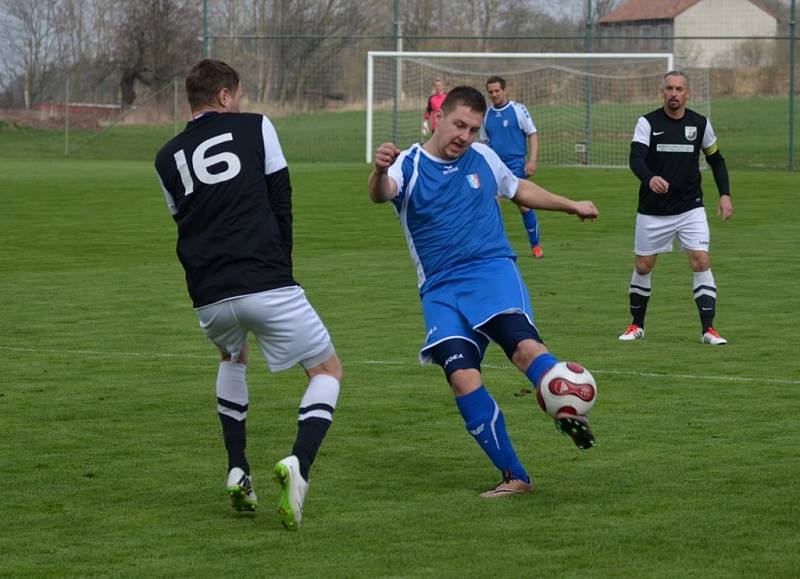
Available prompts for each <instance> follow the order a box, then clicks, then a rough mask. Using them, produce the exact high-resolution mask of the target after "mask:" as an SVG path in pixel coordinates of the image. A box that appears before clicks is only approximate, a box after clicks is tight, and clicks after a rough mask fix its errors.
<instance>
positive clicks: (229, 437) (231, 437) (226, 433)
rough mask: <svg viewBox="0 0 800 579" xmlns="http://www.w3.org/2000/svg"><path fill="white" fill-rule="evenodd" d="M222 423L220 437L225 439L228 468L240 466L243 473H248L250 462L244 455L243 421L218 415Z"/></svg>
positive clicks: (245, 441) (244, 433) (244, 436)
mask: <svg viewBox="0 0 800 579" xmlns="http://www.w3.org/2000/svg"><path fill="white" fill-rule="evenodd" d="M219 421H220V422H221V423H222V437H223V438H224V439H225V450H227V451H228V470H231V469H232V468H234V467H237V466H238V467H239V468H241V469H242V470H243V471H244V472H245V474H250V463H248V462H247V458H245V455H244V449H245V447H246V446H247V434H246V430H245V421H244V420H242V421H239V420H234V419H233V418H231V417H230V416H226V415H224V414H220V415H219Z"/></svg>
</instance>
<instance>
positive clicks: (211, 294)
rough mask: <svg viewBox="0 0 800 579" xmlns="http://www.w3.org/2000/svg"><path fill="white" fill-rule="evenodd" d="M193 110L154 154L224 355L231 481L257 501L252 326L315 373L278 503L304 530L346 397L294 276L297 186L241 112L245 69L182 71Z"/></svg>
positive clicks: (270, 138) (190, 278)
mask: <svg viewBox="0 0 800 579" xmlns="http://www.w3.org/2000/svg"><path fill="white" fill-rule="evenodd" d="M186 92H187V95H188V100H189V104H190V106H191V109H192V120H191V121H190V122H189V123H188V124H187V125H186V128H185V129H184V131H183V132H182V133H180V134H179V135H177V136H176V137H175V138H173V139H172V140H171V141H169V142H168V143H167V144H166V145H164V147H163V148H162V149H161V150H160V151H159V152H158V154H157V155H156V160H155V166H156V172H157V173H158V177H159V180H160V182H161V188H162V190H163V192H164V197H165V198H166V202H167V206H168V207H169V210H170V212H171V214H172V217H173V218H174V219H175V221H176V223H177V224H178V244H177V253H178V259H179V260H180V262H181V264H182V265H183V268H184V270H185V271H186V283H187V286H188V289H189V295H190V296H191V298H192V302H193V305H194V308H195V312H196V314H197V317H198V319H199V321H200V326H201V327H202V328H203V330H204V332H205V334H206V336H208V338H209V339H210V340H211V341H212V342H213V343H214V344H215V345H216V346H217V348H218V349H219V351H220V353H221V355H222V361H221V363H220V365H219V370H218V373H217V382H216V393H217V412H218V414H219V418H220V421H221V423H222V433H223V437H224V440H225V448H226V450H227V453H228V475H227V480H226V491H227V493H228V494H229V495H230V498H231V503H232V506H233V508H234V509H235V510H237V511H254V510H255V509H256V506H257V498H256V494H255V492H254V491H253V485H252V478H251V476H250V465H249V463H248V461H247V458H246V457H245V446H246V430H245V421H246V418H247V410H248V389H247V382H246V378H245V376H246V371H247V360H248V353H247V335H248V333H249V332H252V333H253V335H254V336H255V338H256V340H257V341H258V345H259V348H260V349H261V352H262V353H263V355H264V357H265V358H266V360H267V364H268V365H269V367H270V369H271V370H272V371H273V372H278V371H281V370H285V369H287V368H290V367H292V366H294V365H295V364H298V363H299V364H301V365H302V367H303V369H304V370H305V372H306V374H307V376H308V378H309V381H308V385H307V388H306V391H305V395H304V396H303V398H302V401H301V402H300V411H299V416H298V430H297V437H296V439H295V443H294V447H293V448H292V452H291V454H289V455H288V456H286V457H285V458H283V459H282V460H280V461H278V463H277V464H276V465H275V467H274V469H273V473H274V478H275V480H276V481H277V482H278V483H279V485H280V486H281V497H280V501H279V506H278V513H279V515H280V518H281V522H282V523H283V525H284V526H285V527H286V528H287V529H289V530H296V529H297V527H298V526H299V525H300V522H301V519H302V516H303V502H304V500H305V496H306V491H307V489H308V476H309V469H310V467H311V463H312V462H313V461H314V458H315V456H316V454H317V451H318V449H319V447H320V444H321V443H322V440H323V438H324V437H325V434H326V433H327V431H328V427H329V426H330V425H331V422H332V420H333V412H334V409H335V407H336V401H337V399H338V396H339V384H340V382H341V380H342V375H343V371H342V366H341V363H340V362H339V358H338V357H337V355H336V351H335V350H334V347H333V343H332V342H331V338H330V336H329V334H328V331H327V330H326V328H325V326H324V325H323V323H322V321H321V320H320V318H319V316H318V315H317V313H316V312H315V311H314V309H313V308H312V307H311V305H310V304H309V303H308V301H307V299H306V297H305V293H304V292H303V289H302V288H301V287H300V286H299V285H298V284H297V282H296V281H295V280H294V278H293V276H292V199H291V197H292V186H291V182H290V179H289V171H288V168H287V165H286V159H285V158H284V156H283V152H282V150H281V146H280V143H279V141H278V136H277V134H276V133H275V129H274V128H273V126H272V123H271V122H270V121H269V119H268V118H267V117H265V116H264V115H261V114H254V113H242V112H240V103H241V98H242V89H241V86H240V83H239V75H238V73H237V72H236V71H235V70H234V69H233V68H231V67H230V66H228V65H227V64H225V63H224V62H221V61H218V60H210V59H205V60H202V61H200V62H199V63H197V64H196V65H195V66H194V67H193V68H192V70H191V71H190V72H189V75H188V77H187V78H186Z"/></svg>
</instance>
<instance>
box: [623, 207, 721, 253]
mask: <svg viewBox="0 0 800 579" xmlns="http://www.w3.org/2000/svg"><path fill="white" fill-rule="evenodd" d="M676 237H677V238H678V241H679V242H680V244H681V249H682V250H683V251H687V250H689V251H708V249H709V241H710V237H711V236H710V233H709V230H708V219H707V217H706V210H705V208H704V207H696V208H694V209H691V210H690V211H686V212H685V213H679V214H678V215H642V214H641V213H637V214H636V236H635V239H634V242H633V250H634V252H635V253H636V255H657V254H659V253H667V252H670V251H672V242H673V240H674V239H675V238H676Z"/></svg>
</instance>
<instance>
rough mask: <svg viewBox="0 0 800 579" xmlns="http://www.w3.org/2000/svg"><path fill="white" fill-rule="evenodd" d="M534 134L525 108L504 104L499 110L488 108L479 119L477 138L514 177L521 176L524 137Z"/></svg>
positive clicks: (519, 105) (523, 171) (532, 125)
mask: <svg viewBox="0 0 800 579" xmlns="http://www.w3.org/2000/svg"><path fill="white" fill-rule="evenodd" d="M535 132H536V125H534V124H533V119H532V118H531V115H530V114H529V113H528V109H526V108H525V105H523V104H522V103H518V102H515V101H508V102H507V103H506V104H505V105H503V106H502V107H500V108H495V107H490V108H489V109H488V110H487V111H486V116H485V117H484V119H483V129H482V130H481V139H482V140H486V141H488V145H489V146H490V147H491V148H492V150H493V151H494V152H495V153H497V155H498V156H499V157H500V159H502V161H503V163H505V164H506V165H508V167H509V168H510V169H511V171H512V172H513V173H514V175H516V176H517V177H525V156H526V155H527V154H528V136H529V135H531V134H533V133H535Z"/></svg>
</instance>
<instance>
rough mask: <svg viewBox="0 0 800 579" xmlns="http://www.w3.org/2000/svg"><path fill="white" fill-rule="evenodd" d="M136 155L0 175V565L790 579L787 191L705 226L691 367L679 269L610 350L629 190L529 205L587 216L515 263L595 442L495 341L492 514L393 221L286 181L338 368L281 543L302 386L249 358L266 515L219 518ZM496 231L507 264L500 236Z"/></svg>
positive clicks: (619, 299) (179, 573) (217, 491)
mask: <svg viewBox="0 0 800 579" xmlns="http://www.w3.org/2000/svg"><path fill="white" fill-rule="evenodd" d="M0 141H2V139H0ZM2 148H3V149H4V150H8V148H9V145H8V144H7V143H6V144H4V145H2ZM31 150H33V149H31ZM139 154H140V153H139V152H138V151H137V150H130V157H131V158H136V159H137V160H135V161H102V162H101V161H96V160H69V161H63V160H58V159H52V160H49V161H48V162H47V163H44V164H43V163H42V162H41V161H40V160H39V159H38V157H37V158H34V155H32V154H31V155H20V156H19V157H17V158H15V159H14V160H3V161H0V173H2V175H3V180H2V183H0V200H1V201H2V205H3V210H2V211H1V212H0V244H2V248H3V251H2V259H1V260H0V274H1V277H0V279H1V280H2V281H1V282H0V298H2V299H0V319H2V320H3V328H5V331H4V332H3V334H2V336H0V367H1V368H2V380H0V412H1V413H2V417H3V419H2V420H1V421H0V457H2V488H3V498H2V501H0V517H2V519H3V521H4V531H3V533H0V575H3V576H13V577H56V576H103V577H107V576H128V577H167V576H169V577H220V576H241V575H242V574H248V575H256V576H270V575H281V576H306V577H308V576H312V577H313V576H321V575H324V576H330V577H356V576H358V577H388V576H392V577H397V576H413V577H420V576H426V577H481V576H497V575H499V574H501V573H502V574H508V575H517V576H540V577H576V576H591V577H747V576H771V577H788V576H795V575H796V573H797V569H798V567H799V566H800V555H798V551H797V536H798V532H800V522H798V515H800V512H799V511H800V509H799V507H798V501H797V493H798V483H797V473H798V472H800V458H799V455H798V453H797V448H798V438H799V437H800V418H798V413H797V408H798V404H800V392H799V391H798V386H800V382H798V376H799V375H800V362H798V358H797V356H796V355H795V352H794V348H795V347H796V345H797V343H798V333H797V329H796V328H797V315H796V312H797V311H798V310H800V295H799V294H800V292H798V289H797V284H796V283H795V281H796V280H797V279H798V266H797V259H796V245H797V239H798V238H799V234H800V231H799V230H798V229H799V228H798V225H797V221H796V219H795V217H794V213H793V211H790V210H787V207H793V206H794V203H795V196H796V177H795V176H794V175H792V174H788V173H782V172H766V171H743V170H734V171H733V172H732V175H731V181H732V183H733V188H734V191H736V192H741V194H739V195H737V196H736V197H735V198H734V202H735V207H736V210H737V215H736V217H735V218H734V220H733V221H731V222H729V223H725V224H723V223H720V222H719V221H718V220H717V219H716V218H714V217H712V218H711V220H710V221H711V227H712V249H711V251H712V262H713V267H714V273H715V276H716V280H717V283H718V286H719V307H718V312H719V315H718V327H719V329H720V331H721V332H722V333H723V334H724V335H725V336H726V337H727V338H728V339H729V340H730V344H729V345H728V346H726V347H724V348H711V347H704V346H702V345H700V344H699V343H698V338H699V324H698V321H697V313H696V309H695V306H694V303H693V301H692V298H691V277H690V274H689V269H688V266H687V263H686V258H685V256H683V255H682V254H680V253H674V254H669V255H664V256H662V257H661V258H660V260H659V263H658V267H657V270H656V272H655V273H654V277H653V284H654V286H653V297H652V299H651V302H650V307H649V312H648V326H647V329H648V335H647V339H646V340H644V341H642V342H636V343H620V342H619V341H618V340H617V339H616V336H617V335H618V334H619V333H620V332H621V331H622V329H624V326H625V325H626V324H627V322H628V312H627V294H626V291H627V286H628V283H629V280H630V272H631V267H632V254H631V245H632V233H633V217H634V210H635V199H634V198H635V186H634V182H633V178H632V177H631V176H630V174H629V172H628V171H614V170H566V169H559V170H556V169H549V168H544V169H542V171H541V174H540V177H539V180H540V182H541V183H542V184H543V185H545V186H546V187H549V188H552V189H553V190H555V191H558V192H560V193H564V194H566V195H569V196H573V197H576V198H592V199H594V200H595V201H596V203H597V204H598V206H599V207H600V210H601V213H602V214H601V218H600V220H598V221H597V222H596V223H584V224H579V223H578V222H577V221H576V220H575V219H574V218H572V217H568V216H564V215H559V214H543V215H542V217H541V220H542V224H543V244H544V248H545V252H546V256H545V258H544V259H543V260H541V261H538V262H534V261H532V260H530V259H522V260H521V269H522V272H523V275H524V277H525V279H526V281H527V282H528V285H529V287H530V289H531V295H532V299H533V302H534V309H535V311H536V315H537V320H538V325H539V328H540V330H541V331H542V332H543V334H544V336H545V338H546V340H547V342H548V345H549V346H550V348H551V349H552V350H553V351H554V352H555V353H556V354H557V355H559V356H560V357H561V358H562V359H575V360H578V361H580V362H582V363H584V364H585V365H586V366H587V367H589V368H590V369H591V370H592V371H593V372H594V374H595V377H596V378H597V379H598V382H599V392H600V397H599V402H598V404H597V406H596V407H595V409H594V411H593V413H592V418H593V424H594V426H595V429H596V433H597V436H598V441H599V446H598V448H596V449H594V450H592V451H589V452H587V453H579V452H578V451H577V450H575V449H574V447H573V446H572V444H571V443H570V442H569V441H568V440H567V439H566V438H563V437H561V436H559V435H558V434H557V433H556V432H555V430H554V428H553V426H552V423H551V422H550V421H549V420H548V419H547V418H546V417H545V416H544V415H543V414H542V413H541V412H540V411H539V410H538V408H536V404H535V401H534V400H533V399H532V398H531V397H518V396H515V395H514V394H515V393H518V392H519V391H520V389H521V388H523V387H525V386H526V381H525V380H524V378H523V377H522V376H521V375H519V374H518V373H517V372H516V371H515V370H513V369H512V368H511V367H510V365H509V363H508V362H507V361H506V360H505V359H504V358H503V356H502V355H501V354H500V352H499V350H498V349H497V348H492V349H491V350H490V352H489V354H488V356H487V359H486V368H485V382H486V384H487V386H488V387H489V388H490V390H491V391H492V392H493V394H494V396H495V397H496V399H497V400H498V402H499V404H500V405H501V406H502V407H503V410H504V412H505V414H506V419H507V423H508V425H509V430H510V433H511V435H512V437H513V439H514V441H515V444H516V447H517V451H518V453H519V454H520V456H521V458H522V460H523V461H524V463H525V464H526V465H527V467H528V468H529V470H530V471H531V473H532V475H533V476H534V477H535V479H536V483H537V490H536V492H535V493H534V494H533V495H532V496H529V497H522V498H519V499H517V498H514V499H509V500H501V501H496V502H487V501H484V500H480V499H479V498H478V497H477V494H478V493H479V492H480V491H481V490H484V489H486V488H488V487H490V486H492V485H493V484H494V483H495V482H497V480H496V479H497V474H496V473H495V472H494V470H493V468H492V467H491V465H490V464H489V462H488V461H487V460H486V458H485V457H484V456H483V454H482V453H481V452H480V451H479V450H478V449H477V448H476V446H475V443H474V442H473V441H472V440H471V438H470V437H469V436H468V435H467V433H466V432H465V430H464V426H463V423H462V421H461V419H460V417H459V415H458V412H457V411H456V409H455V406H454V404H453V402H452V399H451V395H450V394H449V391H448V388H447V386H446V384H445V382H444V380H443V377H442V375H441V371H440V370H438V369H436V368H432V367H419V366H418V365H417V364H416V351H417V348H418V346H419V344H420V341H421V340H422V337H423V336H422V331H423V326H422V321H421V315H420V311H419V309H420V308H419V303H418V298H417V295H416V289H415V276H414V272H413V269H412V267H411V264H410V260H409V258H408V255H407V250H406V248H405V243H404V241H403V239H402V235H401V232H400V227H399V226H398V224H397V221H396V219H395V218H394V216H393V211H392V210H391V209H390V208H389V207H388V206H375V205H372V204H370V203H369V202H368V201H367V197H366V191H365V189H366V178H367V173H368V170H369V168H368V167H367V166H365V165H357V164H356V165H342V164H338V165H337V164H319V163H317V164H295V165H293V166H292V171H293V183H294V187H295V195H294V201H295V227H296V229H295V234H296V235H295V239H296V250H295V263H296V275H297V278H298V279H299V280H300V281H301V282H302V283H303V284H304V286H305V287H306V289H307V292H308V294H309V297H310V299H311V301H312V303H313V304H314V305H315V307H316V308H317V309H318V311H319V312H320V313H321V315H322V317H323V319H324V320H325V322H326V324H327V326H328V327H329V329H330V331H331V333H332V335H333V337H334V340H335V343H336V345H337V349H338V350H339V353H340V356H341V358H342V360H343V363H344V366H345V372H346V376H345V381H344V384H343V389H342V394H341V397H340V401H339V405H338V408H337V412H336V420H335V422H334V425H333V427H332V429H331V431H330V434H329V437H328V439H327V440H326V442H325V444H324V445H323V447H322V450H321V452H320V456H319V458H318V461H317V463H316V464H315V466H314V470H313V472H312V477H311V487H310V493H309V496H308V501H307V505H306V512H305V519H304V523H303V527H302V528H301V529H300V531H299V532H298V533H296V534H290V533H287V532H285V531H283V530H282V528H281V527H280V524H279V523H278V519H277V516H276V515H275V513H274V508H275V506H276V504H277V503H276V501H277V496H278V495H277V487H275V486H274V485H273V484H271V481H269V474H270V470H271V467H272V465H273V463H274V462H275V461H276V460H278V459H280V458H282V457H283V456H284V455H285V454H286V453H287V452H288V451H289V449H290V448H291V444H292V441H293V437H294V431H295V420H296V412H297V404H298V402H299V400H300V397H301V396H302V393H303V382H304V380H303V376H302V373H301V372H300V371H299V370H297V369H294V370H291V371H288V372H285V373H281V374H270V373H268V372H267V371H266V370H265V368H264V364H263V362H262V361H261V359H260V357H259V356H257V355H254V356H253V360H252V362H251V364H250V372H249V383H250V398H251V399H250V420H249V431H250V437H249V446H248V449H249V455H250V460H251V463H252V465H253V472H254V478H255V484H256V490H257V492H258V494H259V497H260V499H261V509H260V511H259V512H258V513H257V514H256V515H255V516H253V517H248V516H237V515H236V514H235V513H233V512H232V511H231V510H230V508H229V506H228V504H227V499H226V497H225V495H224V491H223V484H224V475H225V472H224V464H225V462H224V451H223V447H222V441H221V436H220V433H219V424H218V420H217V417H216V415H215V413H216V411H215V398H214V396H215V395H214V380H215V375H216V367H217V359H216V358H217V357H216V354H215V353H214V349H213V348H212V347H211V345H210V344H209V343H208V342H207V341H206V340H205V338H204V337H203V335H202V332H201V331H200V329H199V328H198V327H197V321H196V318H195V316H194V314H193V312H192V310H191V307H190V302H189V299H188V297H187V295H186V291H185V287H184V282H183V275H182V272H181V269H180V267H179V265H178V263H177V260H176V258H175V254H174V236H175V231H174V224H173V223H172V221H171V219H170V218H169V216H168V214H167V211H166V209H165V207H164V206H163V199H162V196H161V193H160V191H159V189H158V185H157V183H156V181H155V177H154V175H153V172H152V169H151V166H150V163H149V161H147V160H140V159H138V156H139ZM26 156H27V157H30V158H29V159H26V158H25V157H26ZM712 189H713V187H712ZM707 199H708V200H709V205H713V200H714V194H713V193H711V194H707ZM504 211H505V212H506V216H507V223H508V229H509V234H510V237H511V239H512V243H513V244H514V246H515V247H516V248H518V249H519V250H520V251H522V250H523V249H524V247H525V242H524V238H523V231H522V227H521V224H520V223H519V217H518V216H517V214H516V211H515V210H514V209H513V208H512V207H511V206H510V204H506V205H505V206H504Z"/></svg>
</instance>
